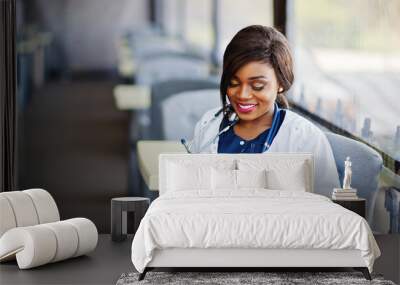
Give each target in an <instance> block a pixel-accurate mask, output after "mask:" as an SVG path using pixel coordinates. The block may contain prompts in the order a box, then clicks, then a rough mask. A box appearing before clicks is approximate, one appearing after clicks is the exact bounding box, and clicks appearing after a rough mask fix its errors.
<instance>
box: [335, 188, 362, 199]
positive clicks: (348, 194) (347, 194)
mask: <svg viewBox="0 0 400 285" xmlns="http://www.w3.org/2000/svg"><path fill="white" fill-rule="evenodd" d="M332 199H334V200H357V199H358V197H357V189H340V188H335V189H334V190H333V193H332Z"/></svg>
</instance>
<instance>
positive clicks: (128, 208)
mask: <svg viewBox="0 0 400 285" xmlns="http://www.w3.org/2000/svg"><path fill="white" fill-rule="evenodd" d="M149 204H150V199H148V198H144V197H120V198H113V199H111V239H112V240H113V241H123V240H125V239H126V235H127V212H133V213H134V233H136V230H137V229H138V227H139V224H140V221H141V220H142V218H143V217H144V214H145V213H146V211H147V209H148V207H149Z"/></svg>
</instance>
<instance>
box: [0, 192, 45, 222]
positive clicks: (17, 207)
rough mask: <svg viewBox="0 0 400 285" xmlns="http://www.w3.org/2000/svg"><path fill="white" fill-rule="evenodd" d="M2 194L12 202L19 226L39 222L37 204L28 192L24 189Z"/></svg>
mask: <svg viewBox="0 0 400 285" xmlns="http://www.w3.org/2000/svg"><path fill="white" fill-rule="evenodd" d="M1 195H2V196H3V197H5V198H6V199H7V200H8V202H10V205H11V208H12V209H13V213H14V216H15V221H16V223H17V227H27V226H33V225H37V224H38V223H39V221H38V215H37V213H36V209H35V205H34V204H33V201H32V199H31V198H30V196H29V195H28V194H26V193H24V192H22V191H10V192H3V193H1Z"/></svg>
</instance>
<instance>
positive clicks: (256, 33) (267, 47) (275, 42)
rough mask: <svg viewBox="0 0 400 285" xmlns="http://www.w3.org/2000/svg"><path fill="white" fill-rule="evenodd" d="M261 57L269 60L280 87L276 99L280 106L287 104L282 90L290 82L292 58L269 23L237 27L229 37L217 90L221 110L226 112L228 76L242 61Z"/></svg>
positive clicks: (266, 60)
mask: <svg viewBox="0 0 400 285" xmlns="http://www.w3.org/2000/svg"><path fill="white" fill-rule="evenodd" d="M252 61H261V62H265V63H268V64H270V65H271V66H272V67H273V69H274V71H275V74H276V77H277V80H278V84H279V85H280V86H281V87H282V88H283V90H282V91H281V92H279V93H278V96H277V99H276V102H277V103H278V106H279V107H281V108H288V107H289V103H288V101H287V99H286V97H285V94H286V91H288V90H289V88H290V87H291V86H292V83H293V80H294V75H293V60H292V55H291V52H290V48H289V44H288V41H287V40H286V38H285V36H284V35H283V34H281V33H280V32H279V31H278V30H276V29H274V28H272V27H266V26H261V25H253V26H248V27H246V28H243V29H242V30H240V31H239V32H238V33H237V34H236V35H235V36H234V37H233V39H232V40H231V41H230V43H229V44H228V46H227V47H226V50H225V53H224V62H223V71H222V76H221V84H220V93H221V101H222V106H223V107H224V113H225V114H227V112H228V109H227V107H228V105H227V99H226V98H227V95H226V93H227V89H228V86H229V82H230V80H231V78H232V77H233V76H234V75H235V73H236V72H237V71H238V70H239V69H240V68H241V67H242V66H244V65H245V64H247V63H249V62H252Z"/></svg>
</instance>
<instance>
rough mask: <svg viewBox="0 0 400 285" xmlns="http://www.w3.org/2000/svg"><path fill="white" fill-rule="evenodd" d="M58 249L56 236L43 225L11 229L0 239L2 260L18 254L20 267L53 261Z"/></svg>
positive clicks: (30, 266)
mask: <svg viewBox="0 0 400 285" xmlns="http://www.w3.org/2000/svg"><path fill="white" fill-rule="evenodd" d="M56 250H57V240H56V236H55V235H54V233H53V231H52V230H51V229H49V228H47V227H43V226H42V225H36V226H30V227H19V228H14V229H11V230H9V231H8V232H6V233H5V234H4V235H3V236H2V237H1V239H0V260H2V259H3V258H4V259H5V260H9V259H10V258H11V257H12V256H13V255H15V254H16V257H17V262H18V266H19V268H20V269H28V268H32V267H36V266H40V265H43V264H46V263H49V262H51V260H52V259H53V257H54V255H55V253H56Z"/></svg>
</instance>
